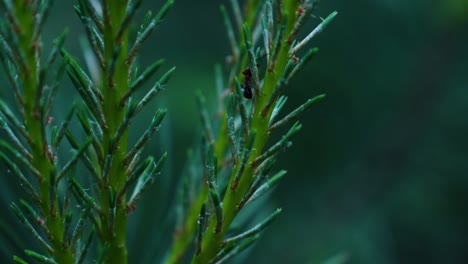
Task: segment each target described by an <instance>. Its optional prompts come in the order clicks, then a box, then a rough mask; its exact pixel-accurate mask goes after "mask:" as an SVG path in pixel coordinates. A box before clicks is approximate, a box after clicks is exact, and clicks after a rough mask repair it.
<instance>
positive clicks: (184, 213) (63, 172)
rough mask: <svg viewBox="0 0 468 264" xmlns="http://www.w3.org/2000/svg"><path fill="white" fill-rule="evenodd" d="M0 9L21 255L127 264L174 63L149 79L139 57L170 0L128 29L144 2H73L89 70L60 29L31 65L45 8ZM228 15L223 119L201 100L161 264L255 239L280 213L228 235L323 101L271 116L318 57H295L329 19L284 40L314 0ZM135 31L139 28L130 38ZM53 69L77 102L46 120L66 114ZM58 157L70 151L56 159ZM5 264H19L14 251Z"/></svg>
mask: <svg viewBox="0 0 468 264" xmlns="http://www.w3.org/2000/svg"><path fill="white" fill-rule="evenodd" d="M0 3H1V4H2V12H4V14H5V17H4V18H2V20H1V27H0V45H1V47H2V50H1V51H0V60H1V61H2V65H3V66H4V68H5V72H6V75H7V77H8V81H9V82H10V85H11V87H12V89H11V90H12V95H13V96H14V98H15V100H16V101H15V103H16V105H15V107H14V108H12V107H11V106H10V104H9V103H6V102H5V101H6V100H0V128H1V129H2V130H3V132H2V133H3V134H4V135H5V140H3V139H2V140H0V160H1V161H2V162H3V163H4V165H5V166H6V167H7V168H8V169H9V172H11V174H13V175H14V176H15V177H16V178H17V179H18V180H19V182H20V184H21V187H22V188H23V191H24V193H26V194H29V197H27V200H20V205H21V207H19V206H17V205H16V204H15V203H12V204H11V209H12V211H13V212H14V213H15V215H16V216H17V218H18V219H19V220H20V222H21V223H23V224H24V225H25V226H26V229H27V230H28V232H29V234H30V235H32V237H34V238H35V240H37V242H38V244H39V248H38V249H36V248H34V250H29V249H27V250H25V251H24V254H23V255H24V257H25V258H27V259H29V260H32V261H38V262H41V263H60V264H62V263H63V264H67V263H87V262H93V261H97V262H99V263H128V262H129V257H128V250H127V235H128V233H129V231H128V229H127V227H128V219H129V216H130V215H131V213H132V212H134V211H135V210H136V209H137V204H138V203H139V202H140V200H142V199H143V194H145V193H147V192H148V191H149V190H150V188H151V187H152V185H153V183H154V182H155V181H156V180H159V179H160V178H162V177H161V176H159V175H160V174H161V171H162V167H163V165H164V164H165V162H166V159H167V157H168V154H167V153H166V152H165V153H164V154H163V155H162V156H161V157H160V158H159V160H157V159H155V158H154V157H153V156H150V155H147V154H146V152H148V151H150V150H151V149H149V146H150V140H151V139H152V138H153V137H154V135H155V133H156V132H157V131H159V130H160V127H161V125H162V123H163V120H164V118H165V116H166V112H167V110H166V109H162V108H156V109H154V108H153V107H152V106H153V105H152V104H153V103H154V99H155V98H156V96H157V95H159V94H160V93H161V92H163V91H164V90H165V88H166V86H167V85H168V82H169V80H170V79H171V77H172V76H173V74H174V72H175V67H172V68H170V69H169V70H167V71H166V72H165V73H163V74H162V75H161V76H160V77H159V79H158V80H157V81H156V82H154V83H151V82H152V80H153V79H155V78H156V75H157V73H158V70H159V69H161V68H162V67H163V66H164V65H163V64H164V60H163V59H159V60H156V61H154V62H150V63H149V64H148V65H149V66H148V67H146V68H143V69H142V70H141V73H140V72H139V67H138V65H137V58H138V57H141V54H140V50H141V48H142V46H143V44H144V42H145V41H146V40H148V39H149V37H150V35H151V34H152V33H153V32H154V30H155V29H156V28H157V27H158V26H159V25H160V24H161V23H162V21H164V19H165V18H166V16H167V14H168V11H169V10H170V9H171V8H172V6H173V5H174V1H172V0H167V1H166V2H165V3H164V4H163V5H162V7H161V8H160V9H159V11H158V12H157V13H156V15H153V14H152V12H151V11H148V12H146V15H145V16H144V17H143V18H142V21H138V20H139V17H138V14H139V12H141V11H142V10H140V9H141V7H142V4H143V1H142V0H134V1H131V0H129V1H120V2H116V1H113V0H103V1H100V2H95V1H90V0H77V2H76V5H75V6H74V11H75V13H76V15H77V17H78V20H79V21H80V22H81V24H82V27H83V28H84V32H85V36H86V40H87V44H85V45H84V46H83V47H84V48H83V49H84V53H85V57H86V62H87V65H86V66H87V67H85V66H84V65H83V64H82V63H81V62H80V59H78V57H75V55H72V53H73V52H70V51H68V48H67V47H66V45H65V38H66V36H67V35H68V30H65V31H63V33H62V34H61V35H60V36H59V37H58V38H56V39H55V41H53V45H52V46H51V47H52V48H51V51H50V53H49V54H48V56H46V57H45V58H42V49H41V46H42V45H43V44H42V38H43V32H44V25H45V21H46V18H47V17H48V15H49V13H50V8H51V7H52V5H53V1H47V0H42V1H29V2H24V5H22V4H21V3H20V2H19V1H17V2H11V1H7V0H4V1H0ZM231 7H232V9H233V13H234V21H235V23H234V22H232V21H231V18H230V14H229V12H228V11H227V10H226V8H225V7H224V6H221V15H222V17H223V21H224V25H225V27H226V32H227V37H228V41H229V43H230V46H231V56H232V63H230V64H228V65H227V69H228V72H227V74H226V73H225V72H224V71H223V68H222V67H221V66H217V67H216V76H215V79H216V90H217V95H218V96H219V104H218V111H219V114H220V117H221V118H220V122H214V120H215V118H213V117H214V113H212V112H211V108H210V107H208V102H209V100H207V99H206V98H205V96H204V95H203V94H202V93H201V92H199V93H198V95H197V103H198V107H199V112H200V117H201V124H202V130H201V132H200V134H197V136H201V138H202V139H201V144H200V146H198V149H200V150H199V151H197V152H194V153H193V154H192V156H191V157H192V158H191V159H190V160H189V161H188V164H187V166H188V170H189V171H190V174H189V175H187V176H183V177H182V178H183V181H182V183H181V186H180V188H181V189H180V190H179V192H178V195H177V196H178V197H177V199H176V200H177V201H176V205H175V206H172V202H171V201H170V200H168V201H167V203H166V204H167V207H168V210H169V211H173V212H169V213H168V214H167V215H166V216H165V217H166V218H167V219H168V220H170V219H171V218H170V217H172V214H173V213H174V215H177V226H176V227H177V229H178V230H177V231H176V232H175V233H174V234H175V235H174V239H173V241H172V243H171V244H170V245H171V246H170V247H169V248H168V249H167V251H166V252H165V256H166V259H165V261H166V262H167V263H179V262H181V261H182V260H184V259H187V260H189V259H191V261H192V263H224V262H225V261H227V260H228V259H230V258H232V257H234V256H236V255H238V254H239V253H241V252H242V251H244V250H245V249H246V248H248V247H249V246H251V245H252V244H253V243H254V242H256V241H257V240H258V239H259V237H260V235H261V234H262V233H263V230H264V229H265V228H266V227H268V226H269V225H270V224H271V223H272V222H273V220H274V219H276V217H277V216H278V215H279V213H280V212H281V209H277V210H276V211H275V212H274V213H273V214H271V215H270V216H268V217H267V218H266V219H265V220H263V221H262V222H260V223H259V224H257V225H253V224H250V225H249V226H254V227H253V228H251V229H249V230H248V231H245V232H240V233H239V232H238V229H237V228H234V227H235V226H236V225H238V223H237V222H236V221H237V219H236V217H237V215H238V214H239V213H241V211H243V212H244V211H245V208H244V207H245V206H246V205H249V206H250V204H253V201H255V200H256V199H257V198H259V197H261V196H263V195H264V194H265V193H267V191H268V190H270V189H272V188H273V187H274V186H276V184H277V183H278V182H279V180H280V179H281V178H282V177H283V176H284V175H285V174H286V171H283V170H281V171H279V172H277V173H274V174H271V175H270V170H272V167H273V165H274V163H275V162H276V161H277V160H278V159H279V153H280V152H281V151H283V150H285V149H287V148H289V147H290V146H291V145H292V143H291V141H292V137H293V135H295V134H296V133H297V132H298V131H299V130H300V129H301V127H302V126H301V124H300V123H298V122H297V120H299V117H300V116H301V115H302V114H303V113H304V112H305V111H306V110H308V109H309V108H310V107H311V106H312V105H313V104H314V103H315V102H316V101H318V100H319V99H322V98H323V97H324V95H319V96H316V97H313V98H312V99H310V100H308V101H307V102H306V103H304V104H303V105H301V106H299V107H298V108H296V109H295V110H293V111H292V112H290V113H289V114H287V115H285V117H284V118H282V119H280V120H279V121H276V118H277V116H278V113H279V111H280V110H281V108H282V107H283V106H284V105H285V103H286V97H285V96H284V95H283V94H284V92H285V87H286V86H287V85H289V83H290V81H291V79H292V78H293V77H295V76H296V75H297V73H299V72H300V71H301V70H302V69H303V67H304V66H305V64H306V63H307V62H308V61H309V60H310V59H311V58H312V57H313V55H315V54H316V53H317V51H318V49H317V48H312V49H310V50H309V52H307V53H306V54H304V55H303V58H302V59H299V60H298V59H297V58H296V57H295V56H296V55H298V56H299V54H297V53H298V51H299V50H300V49H301V48H302V47H303V46H305V45H306V44H308V42H309V41H310V39H312V38H313V37H314V36H315V35H317V34H318V33H320V32H321V31H322V30H323V28H325V26H326V25H328V23H329V22H330V21H331V20H332V19H333V18H334V17H335V15H336V12H335V13H332V14H331V15H330V16H329V17H327V18H326V19H325V20H324V21H323V22H322V23H321V24H320V25H319V26H318V27H317V28H316V29H315V30H313V31H312V32H311V33H310V34H309V35H308V36H307V37H306V38H305V39H304V40H303V41H300V42H298V41H296V39H295V38H296V37H297V36H298V33H299V30H300V29H301V28H302V27H303V26H304V25H305V24H306V21H307V19H308V18H309V17H310V15H311V14H312V12H313V9H314V8H315V1H302V2H301V1H288V2H284V3H283V1H255V0H253V1H247V2H246V3H245V8H244V9H243V10H244V11H241V9H242V8H241V6H240V3H239V2H238V1H234V0H233V1H231ZM302 9H304V10H305V11H304V12H302V13H301V12H300V11H299V10H302ZM135 22H140V23H141V25H140V26H139V27H138V28H139V29H138V31H137V32H136V36H133V35H132V32H131V29H132V25H133V24H134V23H135ZM73 35H74V34H73ZM133 37H134V38H133ZM262 41H263V42H262ZM260 43H262V44H260ZM296 43H298V44H296ZM59 54H60V55H61V56H59ZM52 69H53V70H52ZM50 72H52V74H51V73H50ZM64 73H66V75H67V76H68V79H69V81H70V82H71V84H72V87H73V88H74V90H75V91H76V93H77V94H78V95H79V98H80V99H79V100H78V99H76V100H74V102H75V103H73V104H72V105H70V106H69V107H68V109H67V111H66V112H65V111H64V113H65V115H64V117H63V120H60V121H59V122H58V125H52V124H51V123H52V122H53V118H52V114H53V111H52V108H53V106H54V105H60V107H63V105H62V104H61V102H57V100H56V95H57V93H58V89H59V86H60V85H59V84H60V81H61V77H62V76H63V75H64ZM143 110H146V111H151V113H152V119H151V120H146V121H149V122H148V123H149V124H148V125H147V127H146V128H145V129H144V130H143V131H141V133H139V134H138V135H137V136H136V140H135V141H133V140H132V139H130V134H131V133H133V132H132V131H133V130H132V128H133V126H132V123H133V122H134V121H135V120H137V119H138V118H144V115H141V116H142V117H140V116H139V114H142V113H143V112H144V111H143ZM18 113H19V114H18ZM139 121H140V120H139ZM292 121H296V123H295V124H294V125H292V127H291V128H290V130H289V131H288V132H286V134H285V135H284V136H282V137H281V139H279V140H277V141H276V142H275V141H273V142H271V141H270V136H271V133H272V132H274V130H276V129H277V128H280V127H282V126H284V125H285V124H287V123H290V122H292ZM64 137H65V138H66V139H67V140H63V139H64ZM272 140H274V138H272ZM66 148H69V149H70V151H68V152H67V151H63V150H64V149H66ZM228 148H229V150H228ZM156 160H157V162H156ZM196 163H199V164H196ZM31 176H33V177H31ZM164 178H168V177H167V176H165V177H164ZM161 181H162V180H161ZM170 187H172V186H170ZM257 206H261V204H260V203H259V205H257ZM142 210H143V211H144V210H146V209H145V208H142ZM23 212H25V213H23ZM137 213H138V212H137ZM165 229H167V230H169V229H168V228H165ZM235 233H237V234H235ZM191 245H194V246H193V248H192V246H191ZM193 249H194V250H193ZM148 250H149V251H150V250H152V249H150V248H148ZM193 251H194V252H193ZM192 253H193V254H192ZM13 260H14V261H16V262H17V263H26V261H25V260H23V259H22V257H19V256H14V257H13Z"/></svg>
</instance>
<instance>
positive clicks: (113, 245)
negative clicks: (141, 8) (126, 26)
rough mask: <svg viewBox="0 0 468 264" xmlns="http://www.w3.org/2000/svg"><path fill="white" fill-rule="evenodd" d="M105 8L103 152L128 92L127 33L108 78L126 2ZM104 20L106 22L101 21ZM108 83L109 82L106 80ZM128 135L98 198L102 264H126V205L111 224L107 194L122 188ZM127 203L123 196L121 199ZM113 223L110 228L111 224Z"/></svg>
mask: <svg viewBox="0 0 468 264" xmlns="http://www.w3.org/2000/svg"><path fill="white" fill-rule="evenodd" d="M104 5H107V8H108V15H109V17H108V21H104V59H105V61H106V65H105V68H104V71H103V73H102V76H103V78H102V82H103V83H102V89H103V95H104V102H103V111H104V117H105V120H106V124H107V127H106V129H105V130H104V142H103V147H104V149H103V151H104V152H106V151H109V149H110V146H111V144H112V141H113V138H114V135H115V134H116V131H117V129H118V127H119V125H120V124H121V123H122V122H123V120H124V116H125V108H124V107H122V106H120V99H121V98H122V96H123V95H124V94H125V92H126V91H127V90H128V72H129V71H128V65H127V64H126V58H127V55H128V30H125V32H124V34H123V37H122V39H121V43H120V46H121V47H120V54H119V57H118V59H117V61H116V62H115V70H114V74H113V77H112V78H109V66H110V65H109V63H110V61H111V58H112V56H113V53H114V50H115V48H116V40H115V38H116V36H117V33H118V30H119V28H120V25H121V24H122V21H123V19H124V17H125V14H126V12H127V5H128V1H127V0H119V1H116V0H106V1H105V3H104ZM104 20H106V19H104ZM109 79H110V80H109ZM127 144H128V132H125V133H124V134H123V136H122V138H121V139H120V141H119V144H118V146H117V149H116V151H115V154H114V157H113V162H112V164H111V167H110V170H109V185H108V186H105V188H106V190H105V191H103V192H102V194H101V199H100V202H101V208H102V209H103V212H104V217H103V221H102V230H101V231H102V233H101V237H102V240H103V241H104V243H105V246H106V247H108V249H107V250H106V252H105V254H106V255H105V257H104V263H112V264H118V263H124V264H125V263H127V261H128V260H127V246H126V232H127V209H126V203H121V204H120V205H118V206H117V208H116V214H115V218H114V221H110V219H111V217H112V216H111V215H110V214H111V208H112V204H111V201H110V198H109V197H110V196H109V193H108V192H109V191H112V192H113V193H114V194H115V193H118V192H119V191H120V190H121V189H122V187H123V186H124V184H125V180H126V174H125V169H124V168H123V165H122V161H123V160H124V158H125V155H126V153H127ZM122 198H123V199H122V200H123V201H126V199H125V195H124V197H122ZM111 222H113V226H112V224H111Z"/></svg>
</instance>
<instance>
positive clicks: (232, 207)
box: [192, 1, 299, 264]
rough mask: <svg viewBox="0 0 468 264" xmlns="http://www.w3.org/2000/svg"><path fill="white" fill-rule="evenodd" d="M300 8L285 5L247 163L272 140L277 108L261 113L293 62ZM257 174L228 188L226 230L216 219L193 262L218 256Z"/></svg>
mask: <svg viewBox="0 0 468 264" xmlns="http://www.w3.org/2000/svg"><path fill="white" fill-rule="evenodd" d="M298 5H299V2H298V1H289V2H288V3H285V4H284V10H283V13H284V18H286V19H287V23H286V31H285V34H284V37H283V39H282V45H281V48H280V50H279V54H278V58H277V61H276V64H275V68H274V70H273V71H271V72H270V71H266V76H265V82H264V85H263V87H262V89H261V91H260V96H257V98H256V99H255V102H254V103H255V112H254V114H253V119H252V125H251V130H255V131H256V138H255V142H254V146H253V148H252V153H251V155H250V158H249V161H248V163H247V164H251V162H252V161H253V160H255V159H256V158H257V157H258V156H259V155H261V154H262V151H263V149H264V147H265V145H266V143H267V142H268V139H269V134H268V122H269V120H270V116H271V112H272V110H273V108H272V107H271V108H270V109H269V111H268V112H267V114H266V115H265V116H262V113H261V112H262V109H263V107H264V106H265V105H266V104H267V102H268V100H269V98H270V96H271V95H272V93H273V91H274V89H275V87H276V85H277V83H278V81H279V79H280V78H281V74H282V73H283V71H284V69H285V67H286V65H287V62H288V60H289V49H290V47H291V44H290V43H288V41H287V39H288V35H289V33H290V32H291V31H292V29H293V27H294V23H295V21H296V10H297V7H298ZM238 166H239V165H236V166H235V167H234V168H233V174H234V173H235V172H236V171H237V170H238V169H239V168H237V167H238ZM253 173H254V169H253V168H252V167H251V166H250V165H249V166H247V167H246V169H245V171H244V173H243V174H242V176H241V178H240V181H239V184H238V186H237V188H236V189H234V190H231V189H230V188H228V189H227V191H226V194H225V196H224V201H223V215H224V223H223V229H222V231H221V232H218V233H216V232H215V225H216V224H215V222H216V221H213V220H212V221H211V222H210V224H209V226H208V228H207V230H206V233H205V237H204V238H203V245H202V250H201V254H199V255H198V256H194V258H193V259H192V263H194V264H202V263H203V264H204V263H208V262H209V261H210V260H211V259H212V258H213V257H215V256H216V253H217V252H218V250H219V249H220V246H221V242H222V239H223V238H224V235H225V234H226V232H227V230H228V229H229V226H230V224H231V223H232V221H233V220H234V218H235V217H236V215H237V213H238V212H239V210H238V208H237V205H239V203H240V201H241V200H242V198H243V197H244V195H245V193H246V192H247V190H248V188H249V186H250V184H251V183H252V181H253ZM231 180H232V177H231Z"/></svg>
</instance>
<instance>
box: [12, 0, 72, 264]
mask: <svg viewBox="0 0 468 264" xmlns="http://www.w3.org/2000/svg"><path fill="white" fill-rule="evenodd" d="M32 5H33V3H32V2H31V1H30V2H27V3H26V2H25V1H19V0H18V1H14V9H15V14H16V19H17V21H18V27H19V28H18V29H17V30H18V32H15V33H16V34H18V42H19V47H18V48H19V50H20V52H21V53H22V55H23V56H24V58H18V60H20V59H23V60H24V62H25V65H26V66H25V67H26V69H21V70H20V72H19V74H18V75H19V79H20V80H21V82H22V85H23V92H24V94H23V96H24V100H23V105H22V107H23V118H24V123H25V128H26V130H27V131H28V133H29V138H30V141H29V142H28V143H29V146H30V148H31V154H32V161H31V162H32V165H33V167H34V168H35V169H36V170H37V171H38V172H39V173H40V175H41V176H42V180H41V181H40V182H39V188H40V191H39V196H40V200H41V211H42V215H43V216H44V218H45V219H44V222H45V225H46V226H47V229H48V230H49V232H50V235H49V236H48V238H49V240H50V242H51V244H52V249H53V253H52V255H53V257H54V259H55V261H56V262H58V263H64V264H67V263H74V260H73V259H74V258H73V255H72V251H71V248H70V247H68V246H64V241H61V239H62V238H63V232H64V222H63V219H64V216H63V215H61V212H60V210H57V208H59V207H58V204H59V203H58V198H57V197H55V200H53V201H51V199H50V193H51V188H54V187H53V186H54V184H53V183H51V173H53V171H54V166H55V165H54V163H53V160H52V157H50V155H48V153H49V146H48V144H47V143H46V142H45V140H44V138H46V135H44V134H43V131H45V129H42V128H43V126H46V124H45V123H44V117H42V116H41V114H42V113H41V111H40V109H39V108H38V107H39V106H37V105H35V102H36V100H35V98H36V93H37V90H38V89H39V88H40V87H38V85H39V84H38V78H39V67H40V50H39V49H40V43H39V41H40V40H39V39H37V40H34V39H33V34H34V28H35V26H37V25H35V21H34V17H35V15H36V14H34V11H33V6H32ZM35 41H36V42H35ZM52 208H54V209H52Z"/></svg>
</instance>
